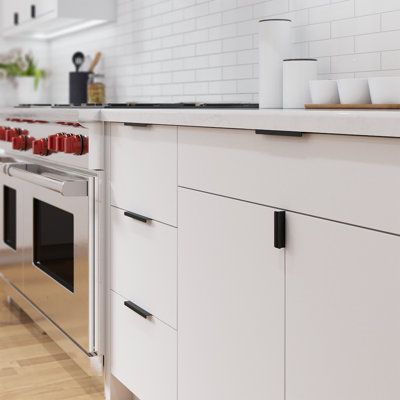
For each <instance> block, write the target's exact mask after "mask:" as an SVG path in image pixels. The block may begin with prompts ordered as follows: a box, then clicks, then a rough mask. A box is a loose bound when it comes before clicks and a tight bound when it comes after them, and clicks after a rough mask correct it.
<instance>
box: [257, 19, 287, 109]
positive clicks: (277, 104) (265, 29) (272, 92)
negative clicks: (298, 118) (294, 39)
mask: <svg viewBox="0 0 400 400" xmlns="http://www.w3.org/2000/svg"><path fill="white" fill-rule="evenodd" d="M291 24H292V21H291V20H290V19H263V20H261V21H260V22H259V27H260V35H259V53H260V56H259V68H260V73H259V82H260V94H259V97H260V99H259V102H260V108H282V106H283V68H282V62H283V60H284V59H286V58H290V57H291V53H292V43H291V32H290V27H291Z"/></svg>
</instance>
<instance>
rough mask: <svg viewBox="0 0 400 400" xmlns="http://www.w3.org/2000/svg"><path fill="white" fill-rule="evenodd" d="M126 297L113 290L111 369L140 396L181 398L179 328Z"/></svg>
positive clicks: (147, 399)
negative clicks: (148, 314) (137, 310)
mask: <svg viewBox="0 0 400 400" xmlns="http://www.w3.org/2000/svg"><path fill="white" fill-rule="evenodd" d="M126 301H129V299H126V298H124V297H121V296H119V295H118V294H116V293H114V292H111V373H112V374H113V375H114V376H115V377H116V378H117V379H119V380H120V381H121V382H122V383H123V384H124V385H125V386H126V387H127V388H128V389H129V390H130V391H131V392H132V393H133V394H135V396H137V397H138V398H139V399H140V400H160V399H163V400H177V394H176V391H177V336H176V331H175V330H174V329H172V328H170V327H169V326H168V325H165V324H164V323H163V322H161V321H159V320H158V319H157V318H154V317H150V318H147V319H146V318H143V317H141V316H140V315H138V314H137V313H135V312H134V311H132V310H131V309H129V308H128V307H127V306H125V302H126ZM118 400H119V399H118Z"/></svg>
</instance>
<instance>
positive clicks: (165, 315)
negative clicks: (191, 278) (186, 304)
mask: <svg viewBox="0 0 400 400" xmlns="http://www.w3.org/2000/svg"><path fill="white" fill-rule="evenodd" d="M124 214H125V213H124V211H123V210H119V209H117V208H114V207H111V288H112V289H113V290H114V291H115V292H117V293H119V294H121V295H122V296H124V297H126V298H129V299H131V300H132V301H134V302H135V303H138V304H140V305H141V307H143V308H145V309H146V310H148V311H149V312H151V313H152V314H153V315H155V316H156V317H157V318H159V319H160V320H162V321H164V322H165V323H167V324H168V325H170V326H172V327H174V328H176V319H177V316H176V314H177V310H176V309H177V228H174V227H171V226H169V225H165V224H162V223H159V222H155V221H151V222H148V223H144V222H141V221H138V220H135V219H132V218H129V217H128V216H126V215H124Z"/></svg>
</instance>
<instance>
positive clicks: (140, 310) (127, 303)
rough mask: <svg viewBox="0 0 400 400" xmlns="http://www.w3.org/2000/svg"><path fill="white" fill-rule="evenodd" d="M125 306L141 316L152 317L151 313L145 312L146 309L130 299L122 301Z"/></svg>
mask: <svg viewBox="0 0 400 400" xmlns="http://www.w3.org/2000/svg"><path fill="white" fill-rule="evenodd" d="M124 305H125V307H128V308H129V309H131V310H132V311H134V312H135V313H136V314H139V315H140V316H141V317H143V318H145V319H147V318H150V317H152V316H153V315H152V314H150V313H149V312H147V311H146V310H143V308H141V307H139V306H138V305H136V304H135V303H132V302H131V301H125V302H124Z"/></svg>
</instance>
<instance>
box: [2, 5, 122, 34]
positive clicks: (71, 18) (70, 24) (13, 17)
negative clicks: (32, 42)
mask: <svg viewBox="0 0 400 400" xmlns="http://www.w3.org/2000/svg"><path fill="white" fill-rule="evenodd" d="M115 7H116V6H115V0H85V1H81V0H68V1H64V0H29V1H28V0H14V1H8V0H7V1H3V2H2V10H1V11H2V15H3V32H2V33H3V36H6V37H28V38H34V39H52V38H55V37H57V36H61V35H63V34H67V33H70V32H76V31H78V30H82V29H84V28H88V27H92V26H95V25H99V24H102V23H105V22H109V21H112V20H114V19H115Z"/></svg>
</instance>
